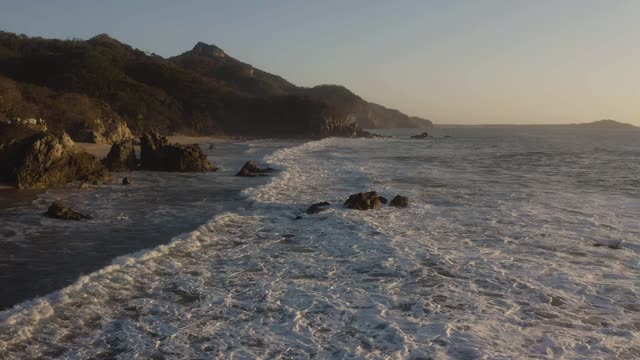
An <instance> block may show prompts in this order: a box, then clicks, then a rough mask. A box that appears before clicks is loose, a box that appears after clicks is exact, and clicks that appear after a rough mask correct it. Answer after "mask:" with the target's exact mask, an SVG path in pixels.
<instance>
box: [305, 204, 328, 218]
mask: <svg viewBox="0 0 640 360" xmlns="http://www.w3.org/2000/svg"><path fill="white" fill-rule="evenodd" d="M328 206H331V204H329V203H328V202H326V201H323V202H319V203H315V204H313V205H311V206H309V208H308V209H307V211H306V213H307V214H309V215H311V214H317V213H319V212H321V211H324V210H327V207H328Z"/></svg>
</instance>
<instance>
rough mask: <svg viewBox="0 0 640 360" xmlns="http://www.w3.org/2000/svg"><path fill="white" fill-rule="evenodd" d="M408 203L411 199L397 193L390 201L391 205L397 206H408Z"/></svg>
mask: <svg viewBox="0 0 640 360" xmlns="http://www.w3.org/2000/svg"><path fill="white" fill-rule="evenodd" d="M408 205H409V199H408V198H406V197H404V196H402V195H396V196H395V197H394V198H393V199H391V202H390V203H389V206H395V207H407V206H408Z"/></svg>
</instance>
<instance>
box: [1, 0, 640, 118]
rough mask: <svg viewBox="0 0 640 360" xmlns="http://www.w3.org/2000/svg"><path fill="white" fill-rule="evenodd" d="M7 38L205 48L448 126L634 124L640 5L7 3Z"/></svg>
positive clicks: (372, 0)
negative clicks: (105, 37)
mask: <svg viewBox="0 0 640 360" xmlns="http://www.w3.org/2000/svg"><path fill="white" fill-rule="evenodd" d="M0 9H2V11H1V12H0V30H4V31H10V32H15V33H23V34H26V35H29V36H42V37H46V38H61V39H66V38H83V39H88V38H91V37H92V36H95V35H97V34H100V33H108V34H109V35H111V36H112V37H114V38H116V39H118V40H120V41H122V42H124V43H127V44H130V45H131V46H133V47H135V48H139V49H141V50H145V51H150V52H155V53H157V54H159V55H161V56H164V57H169V56H173V55H177V54H179V53H182V52H184V51H187V50H189V49H191V48H192V47H193V46H194V45H195V44H196V43H197V42H198V41H203V42H206V43H209V44H215V45H217V46H219V47H220V48H222V49H223V50H224V51H225V52H226V53H227V54H229V55H231V56H233V57H235V58H237V59H239V60H241V61H244V62H246V63H250V64H252V65H253V66H255V67H257V68H260V69H262V70H266V71H269V72H272V73H275V74H278V75H281V76H283V77H284V78H286V79H287V80H289V81H291V82H293V83H294V84H297V85H300V86H314V85H319V84H341V85H344V86H346V87H348V88H349V89H351V90H352V91H353V92H355V93H356V94H358V95H360V96H362V97H363V98H364V99H366V100H368V101H372V102H376V103H379V104H381V105H384V106H386V107H391V108H396V109H399V110H400V111H402V112H404V113H407V114H409V115H415V116H421V117H424V118H428V119H431V120H433V121H434V122H436V123H441V124H489V123H514V124H518V123H527V124H531V123H538V124H542V123H549V124H553V123H576V122H590V121H595V120H599V119H605V118H610V119H615V120H618V121H622V122H628V123H634V124H636V125H640V101H639V100H640V46H639V45H638V44H639V42H640V21H639V20H640V1H636V0H600V1H594V0H537V1H534V0H531V1H528V0H527V1H524V0H485V1H483V0H469V1H465V0H439V1H431V0H417V1H412V0H396V1H378V0H367V1H365V0H342V1H335V0H322V1H304V0H302V1H297V0H269V1H267V0H264V1H257V0H256V1H247V0H233V1H231V0H229V1H212V0H209V1H204V0H203V1H196V0H192V1H188V0H184V1H175V0H171V1H168V0H137V1H136V0H127V1H123V0H111V1H91V0H58V1H49V0H41V1H32V0H19V1H14V0H0Z"/></svg>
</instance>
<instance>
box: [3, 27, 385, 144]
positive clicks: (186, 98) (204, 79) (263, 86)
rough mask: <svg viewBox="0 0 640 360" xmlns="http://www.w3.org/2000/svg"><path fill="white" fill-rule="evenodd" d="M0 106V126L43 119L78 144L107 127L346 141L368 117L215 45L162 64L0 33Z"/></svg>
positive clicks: (100, 43)
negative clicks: (9, 121)
mask: <svg viewBox="0 0 640 360" xmlns="http://www.w3.org/2000/svg"><path fill="white" fill-rule="evenodd" d="M0 99H1V100H0V119H1V118H13V117H23V118H31V117H33V118H43V119H45V120H46V121H47V124H48V125H49V127H50V128H52V129H53V130H66V131H67V132H69V133H70V134H71V135H72V137H74V138H76V139H79V140H82V139H83V138H82V137H83V136H84V137H86V136H87V134H88V133H89V134H92V133H95V132H98V133H100V131H102V130H104V129H105V128H108V127H109V126H108V124H127V125H128V128H130V129H131V131H132V132H133V133H134V134H139V133H141V132H142V131H144V130H147V129H157V130H160V131H162V132H181V133H186V134H227V135H254V136H279V137H285V136H296V137H318V136H331V135H334V134H348V133H352V132H353V131H352V130H353V129H355V128H357V125H354V124H353V121H352V120H353V116H351V115H352V114H355V115H356V120H357V122H358V123H360V122H361V120H360V119H361V118H362V119H364V117H362V116H360V115H358V114H360V113H363V111H365V110H360V109H355V108H350V107H340V106H338V105H340V103H339V101H333V100H330V99H329V100H327V99H325V98H323V97H322V96H318V95H317V94H314V93H313V92H312V91H311V92H307V91H303V90H301V88H298V87H296V86H295V85H293V84H291V83H289V82H287V81H286V80H285V79H283V78H281V77H279V76H276V75H273V74H269V73H267V72H264V71H262V70H259V69H256V68H254V67H253V66H251V65H249V64H245V63H243V62H241V61H238V60H236V59H234V58H232V57H231V56H229V55H228V54H226V53H225V52H224V51H223V50H222V49H220V48H218V47H216V46H214V45H207V44H204V43H198V44H196V46H195V47H194V48H193V49H192V50H190V51H188V52H186V53H184V54H182V55H179V56H176V57H174V58H171V59H164V58H162V57H160V56H158V55H155V54H147V53H145V52H142V51H140V50H137V49H134V48H132V47H131V46H129V45H126V44H123V43H121V42H119V41H118V40H115V39H113V38H111V37H109V36H108V35H104V34H103V35H98V36H96V37H94V38H92V39H89V40H87V41H82V40H70V41H62V40H50V39H42V38H29V37H26V36H23V35H20V36H18V35H15V34H11V33H2V32H0ZM354 110H357V111H356V112H354ZM329 119H330V120H329ZM329 124H330V125H329ZM375 124H378V123H375V122H374V125H375ZM358 131H359V129H358ZM356 132H357V131H356ZM103 137H104V136H103Z"/></svg>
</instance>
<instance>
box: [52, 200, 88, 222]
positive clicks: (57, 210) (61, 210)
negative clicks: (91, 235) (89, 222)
mask: <svg viewBox="0 0 640 360" xmlns="http://www.w3.org/2000/svg"><path fill="white" fill-rule="evenodd" d="M46 215H47V216H48V217H50V218H54V219H62V220H82V219H92V217H91V216H90V215H87V214H83V213H81V212H79V211H76V210H73V209H71V208H68V207H66V206H64V205H62V204H61V203H59V202H57V201H54V202H53V203H52V204H51V206H49V209H48V210H47V212H46Z"/></svg>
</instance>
